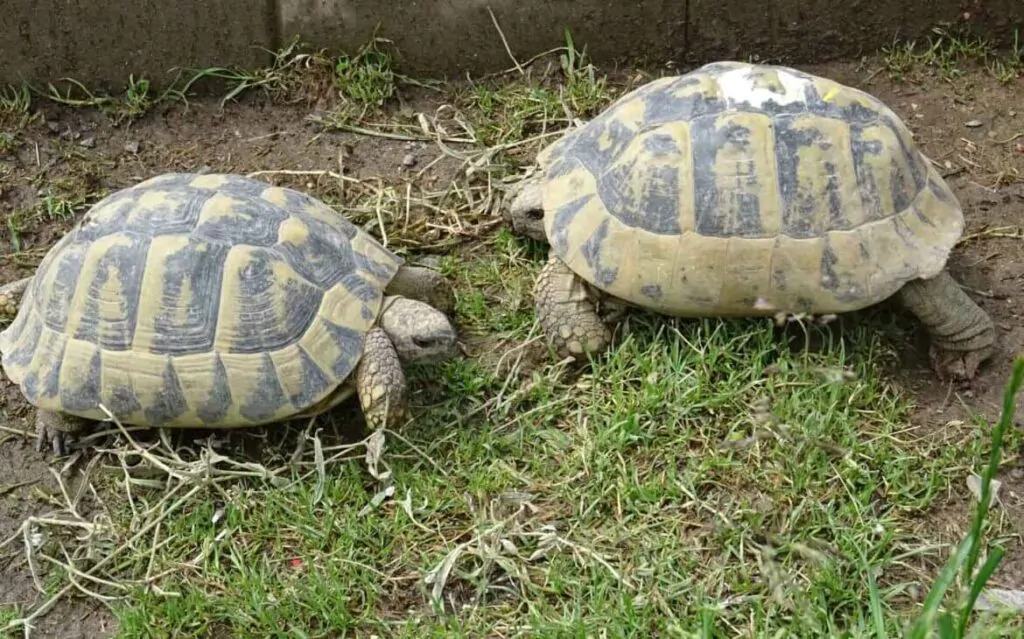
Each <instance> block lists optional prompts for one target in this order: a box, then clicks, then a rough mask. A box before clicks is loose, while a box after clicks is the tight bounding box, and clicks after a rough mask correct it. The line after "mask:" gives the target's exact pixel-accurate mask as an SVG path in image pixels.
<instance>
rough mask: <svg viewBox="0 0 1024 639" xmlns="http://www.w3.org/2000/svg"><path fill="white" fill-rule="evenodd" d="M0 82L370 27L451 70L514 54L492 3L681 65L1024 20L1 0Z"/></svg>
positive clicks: (462, 2) (638, 0) (223, 60)
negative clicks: (948, 26) (939, 27)
mask: <svg viewBox="0 0 1024 639" xmlns="http://www.w3.org/2000/svg"><path fill="white" fill-rule="evenodd" d="M0 1H2V2H3V8H2V10H0V83H18V82H22V81H25V80H29V81H32V82H37V83H38V82H43V83H45V82H46V81H52V80H55V79H57V78H60V77H62V76H72V77H75V78H76V79H78V80H81V81H82V82H84V83H86V84H87V85H89V86H92V87H97V88H101V89H106V90H120V89H122V88H123V86H124V83H125V80H126V79H127V77H128V74H129V73H134V74H136V76H139V75H141V74H145V75H146V76H148V77H149V78H150V79H152V80H154V81H159V80H161V79H163V78H166V77H167V75H166V73H167V71H168V70H169V69H171V68H173V67H190V68H201V67H206V66H214V65H216V66H230V65H239V66H246V67H252V66H256V65H260V64H264V63H265V62H266V61H268V60H269V56H268V54H266V53H265V52H264V51H262V50H261V49H260V47H262V48H266V49H277V48H279V47H281V46H282V45H284V44H286V43H287V42H289V41H291V39H292V37H293V36H295V35H300V36H301V37H302V38H303V40H305V41H306V42H308V43H310V44H313V45H315V46H317V47H326V48H328V49H329V50H331V51H334V52H337V51H342V50H344V51H348V52H354V51H355V50H356V49H357V48H358V47H359V46H360V45H361V44H363V43H365V42H366V41H368V40H369V39H370V37H371V36H372V35H373V34H374V32H375V30H376V34H377V35H378V36H380V37H384V38H388V39H390V40H392V41H393V42H394V43H395V46H396V49H397V51H398V59H397V64H398V66H399V67H400V68H401V69H402V70H403V71H404V72H406V73H409V74H415V75H420V76H432V77H441V76H446V75H447V76H453V75H462V74H463V73H465V72H470V73H474V74H479V73H486V72H491V71H497V70H500V69H506V68H509V67H510V66H511V65H512V63H511V60H510V58H509V55H508V53H507V52H506V50H505V47H504V45H503V44H502V41H501V38H500V37H499V35H498V31H497V29H496V27H495V25H494V23H493V21H492V18H491V14H490V13H489V11H488V8H490V9H491V10H492V11H493V12H494V16H495V19H496V20H497V22H498V25H500V27H501V29H502V31H503V32H504V34H505V36H506V38H507V40H508V43H509V46H510V48H511V49H512V52H513V54H514V55H515V56H516V58H518V59H519V60H520V61H522V60H525V59H527V58H529V57H531V56H532V55H535V54H537V53H541V52H543V51H547V50H550V49H552V48H555V47H559V46H562V45H563V44H564V34H563V29H564V28H566V27H568V28H569V29H570V31H571V32H572V35H573V39H574V41H575V43H576V45H577V47H579V48H582V47H584V46H585V47H586V50H587V52H588V53H589V54H590V56H591V59H592V60H594V61H595V62H597V63H599V64H601V65H603V66H608V65H611V64H612V63H614V62H616V61H619V60H625V59H628V60H629V61H631V62H640V63H650V64H663V63H668V62H673V63H676V64H677V65H692V64H697V63H702V62H706V61H710V60H714V59H722V58H734V59H735V58H741V59H745V58H747V57H749V56H758V57H760V58H761V59H769V60H772V61H781V62H785V63H792V64H802V63H811V62H825V61H830V60H835V59H839V58H851V57H857V56H860V55H863V54H867V53H870V52H873V51H876V50H877V49H879V48H880V47H881V46H884V45H886V44H889V43H891V42H892V41H893V40H894V38H897V37H899V38H916V37H920V36H922V35H927V34H928V32H929V30H930V29H931V28H932V27H933V26H934V25H936V24H937V23H939V22H943V21H945V22H954V23H956V22H959V23H961V24H962V23H965V22H966V23H969V24H970V25H971V26H972V27H974V28H975V29H976V31H977V32H978V33H980V34H983V35H985V36H987V37H989V38H991V39H993V40H996V41H997V42H999V43H1001V44H1003V45H1008V44H1010V43H1011V41H1012V37H1013V27H1014V26H1017V27H1019V28H1021V30H1022V31H1024V0H904V1H903V2H894V1H893V0H618V1H616V2H611V1H607V0H179V1H178V2H157V1H156V0H111V2H108V3H104V6H103V7H102V8H99V7H98V5H99V3H97V2H95V1H93V2H85V0H0Z"/></svg>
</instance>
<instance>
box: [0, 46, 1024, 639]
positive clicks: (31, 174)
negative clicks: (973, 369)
mask: <svg viewBox="0 0 1024 639" xmlns="http://www.w3.org/2000/svg"><path fill="white" fill-rule="evenodd" d="M805 68H807V70H810V71H812V72H815V73H819V74H822V75H827V76H830V77H832V78H835V79H837V80H839V81H841V82H845V83H848V84H851V85H854V86H858V87H860V88H864V89H866V90H868V91H870V92H871V93H873V94H875V95H877V96H879V97H880V98H882V99H883V100H885V101H886V102H887V103H888V104H889V105H890V106H891V107H892V108H894V109H895V110H896V112H897V113H898V114H899V115H900V116H901V117H903V118H904V119H905V121H906V122H907V123H908V124H909V125H910V127H911V128H912V130H913V131H914V133H915V137H916V139H917V140H918V141H919V143H920V144H921V146H922V148H923V150H924V151H925V153H926V154H928V155H929V156H930V157H931V158H932V159H933V160H934V161H935V162H937V163H938V164H939V165H941V166H942V167H943V168H942V173H943V174H944V175H945V176H946V178H947V180H948V181H949V183H950V184H951V186H952V187H953V189H954V191H955V192H956V195H957V196H958V197H959V198H960V200H961V202H962V203H963V205H964V207H965V211H966V216H967V231H966V236H967V239H966V241H965V242H964V243H963V244H961V246H960V247H959V248H958V250H957V251H956V252H955V255H954V257H953V259H952V264H951V270H952V272H953V274H954V276H956V277H957V278H958V279H959V280H960V281H961V282H962V284H963V285H964V286H965V287H967V289H968V290H969V292H970V293H971V295H972V297H973V298H974V299H975V300H977V301H978V303H979V304H980V305H981V306H982V307H983V308H984V309H985V310H986V311H987V312H989V313H990V314H991V315H992V317H993V318H994V320H995V322H996V324H997V326H998V328H999V340H1000V341H999V351H998V353H997V354H996V356H995V357H994V358H992V360H990V361H989V362H988V364H987V365H986V366H985V367H984V369H983V370H982V371H981V372H980V374H979V375H978V377H977V378H976V379H975V380H974V381H973V382H971V383H970V384H967V385H964V386H958V387H951V386H947V385H942V384H939V383H938V382H936V381H935V378H934V377H933V376H932V374H931V372H930V370H928V368H927V367H926V358H925V356H924V352H925V351H924V349H923V348H922V347H921V345H920V344H915V345H910V346H908V347H907V348H906V349H905V353H903V355H904V357H903V361H904V366H903V367H902V368H901V370H898V371H893V374H894V376H895V379H896V380H897V381H898V382H899V383H901V384H903V385H904V386H905V387H906V388H908V389H910V390H911V391H913V393H914V395H915V397H916V399H917V403H918V408H917V410H916V413H915V418H914V419H915V421H917V422H918V423H920V424H925V425H928V426H931V427H934V428H936V429H941V428H942V427H943V426H944V425H945V424H947V423H948V422H950V421H952V420H964V421H967V420H970V419H971V416H970V414H969V411H977V412H980V413H981V414H982V415H984V416H985V417H986V418H987V419H988V420H990V421H993V422H994V421H995V420H996V419H997V417H998V413H999V408H1000V405H1001V402H1002V394H1003V391H1004V385H1005V383H1006V379H1007V376H1008V373H1009V370H1010V365H1011V362H1012V358H1013V357H1014V356H1015V355H1017V354H1018V353H1021V352H1024V329H1022V327H1021V326H1020V314H1021V312H1022V304H1024V295H1022V294H1021V285H1022V281H1024V237H1022V228H1021V227H1022V222H1021V219H1022V218H1021V215H1022V213H1024V137H1017V138H1016V139H1011V138H1013V136H1014V135H1018V136H1020V135H1021V134H1024V100H1021V94H1020V83H1019V81H1018V82H1017V83H1016V84H1011V85H1009V86H1005V85H1001V84H999V83H998V82H997V81H996V80H995V79H993V78H991V77H990V76H989V75H987V74H985V73H983V72H980V71H979V72H976V73H971V74H969V75H967V76H965V77H963V78H959V79H956V80H954V82H953V84H952V85H951V84H949V83H947V82H946V81H943V80H941V79H938V78H934V77H932V78H926V79H924V80H922V82H921V83H920V84H917V83H914V84H911V83H903V84H895V83H893V82H892V81H891V80H890V79H889V78H888V76H887V74H886V73H885V72H884V71H879V70H878V69H879V65H878V64H874V63H872V64H838V65H836V64H833V65H828V66H823V67H805ZM410 95H412V96H413V98H414V99H416V100H420V102H419V103H418V104H416V107H417V108H419V109H420V110H424V111H425V110H427V109H429V108H431V106H432V104H431V103H433V106H436V105H437V104H439V103H440V98H439V97H438V95H437V94H429V97H428V98H424V96H423V95H422V94H419V93H415V92H414V93H413V94H410ZM413 98H410V99H413ZM424 100H426V102H424ZM42 109H43V112H44V115H45V117H44V118H43V119H42V120H40V121H38V122H35V123H33V124H32V125H30V126H29V127H28V128H27V129H26V130H25V131H24V132H23V133H22V134H21V141H22V142H23V143H22V144H21V145H20V148H18V149H17V150H15V151H13V152H7V153H6V154H5V153H3V152H0V212H2V213H3V215H4V217H5V218H8V217H10V216H11V215H13V214H14V212H15V211H19V210H23V209H26V208H30V207H32V206H33V204H34V203H35V202H37V201H38V200H39V199H40V197H41V196H40V190H41V189H44V188H50V189H52V190H53V191H54V192H55V193H59V194H60V195H61V197H62V198H63V199H66V200H74V199H75V198H76V197H83V196H90V197H92V196H91V195H90V194H88V193H85V192H83V188H82V185H85V186H86V188H87V189H88V190H90V191H92V192H95V193H103V192H109V191H112V190H116V189H118V188H122V187H126V186H128V185H130V184H132V183H134V182H137V181H139V180H141V179H145V178H147V177H151V176H153V175H156V174H159V173H163V172H167V171H191V170H196V169H200V168H201V167H209V168H211V169H213V170H216V171H226V172H242V173H245V172H250V171H256V170H267V169H293V170H296V169H297V170H316V169H328V170H336V169H337V168H338V162H339V152H340V151H341V152H342V155H344V163H345V167H346V169H347V170H348V171H349V172H350V174H351V175H353V176H355V177H359V178H367V177H371V176H380V177H382V178H387V179H388V180H390V181H393V182H398V183H400V182H401V181H402V180H405V179H407V176H408V174H409V171H408V169H407V168H406V167H405V166H404V164H408V163H409V160H408V159H407V157H406V156H408V155H410V154H412V155H414V156H416V158H417V160H418V165H417V168H416V170H417V171H418V170H419V169H420V168H421V167H422V166H424V165H426V164H427V163H428V162H429V161H430V160H432V159H433V158H434V157H435V156H436V155H437V152H436V148H433V147H427V146H426V145H421V144H419V143H409V142H404V141H397V140H388V139H382V138H379V137H367V136H359V135H354V134H350V133H337V132H334V133H325V134H322V135H320V136H319V138H318V139H316V140H315V141H313V142H308V140H309V139H310V138H311V137H312V136H313V133H314V132H313V131H312V130H310V128H309V125H308V123H306V122H305V121H304V119H305V116H306V114H308V112H309V109H308V108H306V107H304V106H295V107H286V106H273V107H271V106H266V105H264V104H260V103H259V102H258V101H244V102H243V103H240V104H229V105H227V106H226V107H224V108H223V109H222V108H221V107H220V105H219V104H218V102H217V101H216V100H208V101H197V100H191V101H190V104H189V108H188V110H187V111H185V112H183V111H182V109H181V107H180V106H172V107H170V108H169V109H167V110H165V111H164V112H160V111H158V112H155V113H151V114H149V115H148V116H146V117H145V118H144V119H142V120H141V121H139V122H136V123H134V124H132V125H131V126H129V127H125V126H120V127H113V126H111V124H110V122H109V120H108V119H107V118H106V117H105V116H103V115H101V114H98V113H95V112H92V111H87V110H75V109H69V108H64V107H57V106H55V105H52V104H44V105H42ZM449 170H450V163H448V166H447V167H446V166H445V164H444V163H442V164H441V165H439V166H438V167H435V168H434V169H431V170H430V171H428V172H427V174H426V175H427V176H428V179H429V177H430V176H433V177H435V178H436V179H437V180H438V181H439V182H443V181H444V180H445V179H447V178H448V175H446V174H445V171H449ZM308 180H309V179H308V178H304V177H303V178H293V179H291V180H289V179H280V180H277V181H278V183H281V184H288V185H293V186H297V187H300V188H307V186H313V185H312V184H310V185H307V184H306V183H307V181H308ZM79 214H80V213H79ZM53 217H54V220H53V221H52V222H51V223H48V224H45V225H39V226H38V227H36V228H34V229H33V230H31V231H26V232H24V233H18V234H17V235H16V236H15V235H14V234H12V232H11V227H10V225H0V245H2V246H3V249H2V251H0V252H2V253H3V254H2V255H0V280H2V281H4V282H7V281H12V280H14V279H16V278H18V277H21V276H24V275H27V274H30V273H31V269H32V266H33V265H34V263H36V262H37V261H38V259H39V258H40V257H41V254H42V252H43V251H45V249H46V248H48V247H49V246H50V245H51V244H52V243H53V242H54V241H55V240H56V239H57V238H59V237H60V235H61V234H62V233H63V232H65V231H66V230H67V229H68V228H70V227H71V225H72V224H73V222H74V218H73V217H71V216H62V215H61V214H60V212H59V211H57V212H56V213H54V214H53ZM14 242H18V243H19V244H20V248H21V251H22V255H20V256H17V257H15V256H14V255H13V251H12V243H14ZM0 387H2V388H3V391H2V392H0V402H2V406H0V410H2V411H3V417H4V422H3V423H4V424H6V425H7V426H8V427H10V428H13V429H22V430H30V428H31V425H32V411H31V410H29V408H28V407H27V406H26V404H25V403H24V401H23V400H22V399H21V398H20V395H19V393H18V390H17V389H16V388H14V387H13V386H12V385H11V384H10V383H9V382H7V381H6V379H5V380H4V381H3V382H0ZM1018 421H1019V422H1021V423H1024V420H1020V419H1019V420H1018ZM3 437H4V435H3V434H0V438H2V443H0V476H2V477H3V480H2V482H0V485H2V486H3V489H4V491H5V492H4V493H3V494H2V498H0V538H7V537H8V536H9V535H12V534H14V533H15V532H16V531H17V529H18V528H19V526H20V525H21V522H22V520H23V519H24V517H26V516H27V515H29V514H32V513H34V512H38V511H39V510H40V509H41V508H44V507H45V506H44V505H41V502H40V501H39V500H38V499H36V498H35V497H34V491H36V490H37V489H39V488H43V487H46V488H47V489H48V490H51V489H52V488H53V486H54V485H55V484H54V482H53V479H52V477H51V475H50V472H49V471H48V469H47V458H44V457H43V456H42V455H40V454H37V453H36V452H34V450H33V442H32V441H31V440H30V439H28V438H22V437H18V436H9V437H6V438H3ZM1001 478H1002V480H1003V481H1004V482H1005V484H1004V486H1003V489H1002V492H1001V494H1000V497H1001V501H1002V505H1003V507H1004V508H1005V511H1006V513H1007V514H1008V515H1009V516H1010V517H1011V518H1012V519H1013V520H1014V521H1016V522H1019V524H1020V527H1018V532H1021V531H1022V530H1021V529H1022V528H1024V466H1022V465H1021V464H1020V462H1019V461H1016V460H1013V459H1010V460H1008V461H1007V463H1006V464H1005V465H1004V470H1003V473H1002V476H1001ZM966 495H967V492H966V490H962V491H959V493H958V494H956V495H951V496H949V499H948V501H944V502H942V503H936V504H935V506H934V509H933V513H934V521H932V522H930V523H929V525H934V526H938V527H939V528H940V529H942V530H946V531H948V532H949V534H950V538H951V539H952V538H953V537H952V535H957V534H960V533H961V532H962V531H963V530H964V529H965V527H966V525H967V521H968V517H969V508H970V502H969V501H968V500H967V499H966V498H965V496H966ZM21 547H22V544H21V541H20V539H19V540H17V541H15V542H14V543H12V544H10V545H8V546H7V547H6V548H5V549H4V550H3V551H2V552H3V554H2V555H0V566H2V567H3V571H4V578H3V579H2V580H0V602H3V603H5V604H9V603H15V602H17V603H21V604H23V605H25V606H32V605H35V604H37V603H39V602H40V601H41V599H39V597H40V595H39V593H38V592H37V591H36V589H35V587H34V585H33V582H32V579H31V576H30V574H29V572H28V570H27V567H26V566H25V562H24V553H23V551H22V550H21ZM995 581H996V582H997V583H998V584H999V585H1002V586H1004V587H1024V548H1021V547H1020V546H1019V544H1018V545H1014V543H1013V542H1010V552H1009V554H1008V556H1007V557H1006V558H1005V559H1004V561H1003V565H1002V568H1001V569H1000V571H999V572H998V573H997V575H996V580H995ZM113 631H114V622H113V621H112V617H111V616H110V615H109V613H108V612H107V611H106V610H105V609H104V608H103V607H102V606H100V605H98V604H95V603H92V602H91V601H89V600H85V599H80V598H78V599H74V600H72V601H70V602H69V601H66V600H65V601H62V602H61V603H60V604H58V605H57V607H56V608H55V609H54V610H53V611H52V612H51V613H50V614H48V615H47V616H46V617H45V618H44V619H43V620H41V621H40V622H39V624H38V626H37V630H36V632H35V633H34V636H38V637H62V638H69V639H70V638H73V637H100V636H107V635H109V634H111V633H112V632H113Z"/></svg>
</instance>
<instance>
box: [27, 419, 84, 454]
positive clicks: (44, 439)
mask: <svg viewBox="0 0 1024 639" xmlns="http://www.w3.org/2000/svg"><path fill="white" fill-rule="evenodd" d="M88 425H89V422H88V420H85V419H82V418H81V417H76V416H74V415H67V414H64V413H58V412H55V411H49V410H37V411H36V452H37V453H42V452H44V451H45V449H46V447H47V446H49V448H50V450H52V451H53V454H54V455H57V456H58V457H63V456H65V455H67V454H68V447H69V446H70V445H71V444H72V443H74V440H75V437H76V436H77V435H80V434H81V433H82V432H84V431H85V430H86V428H87V426H88Z"/></svg>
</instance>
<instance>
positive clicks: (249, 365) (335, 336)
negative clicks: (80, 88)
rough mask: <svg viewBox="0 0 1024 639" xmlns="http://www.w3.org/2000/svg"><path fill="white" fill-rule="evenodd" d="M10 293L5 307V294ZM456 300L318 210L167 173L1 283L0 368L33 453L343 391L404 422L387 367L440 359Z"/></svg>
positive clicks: (318, 399) (275, 413) (239, 418)
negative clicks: (14, 394)
mask: <svg viewBox="0 0 1024 639" xmlns="http://www.w3.org/2000/svg"><path fill="white" fill-rule="evenodd" d="M19 296H20V302H19V300H18V298H19ZM453 303H454V298H453V294H452V289H451V287H450V285H449V284H448V283H447V281H446V280H445V279H444V278H443V277H442V276H441V275H440V274H439V273H437V272H436V271H433V270H431V269H427V268H422V267H413V266H409V265H406V264H405V263H404V262H403V260H402V259H401V258H400V257H398V256H396V255H395V254H393V253H392V252H391V251H389V250H387V249H386V248H384V247H383V246H381V245H380V244H378V243H377V241H376V240H374V239H373V238H372V237H371V236H370V235H368V234H367V233H365V232H363V231H361V230H360V229H358V228H357V227H355V226H354V225H353V224H352V223H351V222H349V221H347V220H345V219H344V218H342V217H341V216H339V215H338V214H337V213H335V212H334V211H333V210H332V209H330V208H329V207H328V206H327V205H326V204H324V203H322V202H320V201H318V200H316V199H314V198H312V197H310V196H307V195H305V194H302V193H300V192H298V191H294V190H291V189H287V188H280V187H275V186H271V185H269V184H267V183H265V182H261V181H258V180H254V179H251V178H247V177H243V176H238V175H217V174H207V175H197V174H167V175H162V176H158V177H155V178H152V179H149V180H146V181H144V182H142V183H140V184H137V185H135V186H133V187H131V188H127V189H124V190H122V191H119V192H116V193H114V194H112V195H110V196H108V197H106V198H105V199H103V200H101V201H100V202H98V203H97V204H96V205H95V206H93V207H92V209H91V210H90V211H89V212H88V213H86V215H85V216H84V218H83V219H82V220H81V222H79V223H78V224H77V225H76V226H75V228H73V229H72V230H71V231H70V232H69V233H68V234H67V235H66V236H64V237H63V238H62V239H61V240H60V241H59V242H57V244H56V245H54V246H53V248H52V249H50V251H49V252H48V253H47V255H46V256H45V257H44V258H43V260H42V262H41V263H40V265H39V268H38V269H37V270H36V272H35V274H34V276H33V277H31V278H27V279H25V280H20V281H18V282H15V283H13V284H9V285H7V286H6V287H4V289H2V290H0V311H6V312H8V313H11V314H14V310H15V309H17V312H16V315H15V317H14V320H13V322H12V323H11V324H10V326H8V327H7V329H6V330H4V331H3V332H2V333H0V357H2V364H3V368H4V371H5V372H6V374H7V376H8V377H9V378H10V379H11V380H12V381H13V382H14V383H16V384H18V385H19V387H20V389H21V391H22V393H23V394H24V395H25V397H26V398H27V399H28V401H29V402H30V403H32V404H33V405H35V406H36V407H37V409H38V411H37V412H38V417H37V429H38V439H37V444H36V446H37V449H38V450H42V449H43V446H44V445H45V444H46V443H49V444H50V445H52V447H53V449H54V451H55V452H56V453H57V454H64V452H65V449H66V443H65V439H66V438H67V437H68V436H69V435H72V434H74V433H76V432H78V431H80V430H81V429H82V428H83V427H85V426H86V424H87V423H88V422H87V421H86V420H102V419H106V418H107V416H106V413H105V412H104V410H103V408H106V409H107V410H109V411H110V412H111V413H112V414H113V415H114V416H115V417H116V418H117V419H118V420H119V421H120V422H121V423H124V424H135V425H143V426H166V427H182V428H231V427H243V426H255V425H261V424H267V423H270V422H276V421H280V420H285V419H289V418H294V417H300V416H310V415H314V414H317V413H321V412H323V411H326V410H328V409H330V408H332V407H334V406H336V405H337V404H339V403H340V402H341V401H342V400H344V399H345V398H347V397H349V396H350V395H351V394H352V393H353V392H356V393H358V395H359V399H360V404H361V406H362V408H363V411H364V414H365V416H366V418H367V421H368V423H369V424H370V425H371V426H373V427H378V426H381V425H390V426H394V425H396V424H397V422H398V420H400V419H403V418H404V417H405V415H406V384H405V377H404V373H403V370H402V364H404V363H409V362H430V361H438V360H440V359H443V358H447V357H451V356H453V355H454V354H455V352H456V333H455V330H454V329H453V327H452V325H451V324H450V323H449V320H448V318H447V316H446V314H445V313H446V312H450V311H451V310H452V306H453Z"/></svg>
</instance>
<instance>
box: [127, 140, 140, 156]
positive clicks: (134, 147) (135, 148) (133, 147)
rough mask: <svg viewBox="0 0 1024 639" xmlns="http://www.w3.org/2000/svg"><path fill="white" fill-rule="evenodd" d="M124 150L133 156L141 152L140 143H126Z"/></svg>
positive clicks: (134, 141) (135, 141)
mask: <svg viewBox="0 0 1024 639" xmlns="http://www.w3.org/2000/svg"><path fill="white" fill-rule="evenodd" d="M124 150H125V151H127V152H129V153H131V154H133V155H134V154H136V153H138V152H139V142H138V140H132V141H130V142H127V143H125V145H124Z"/></svg>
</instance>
